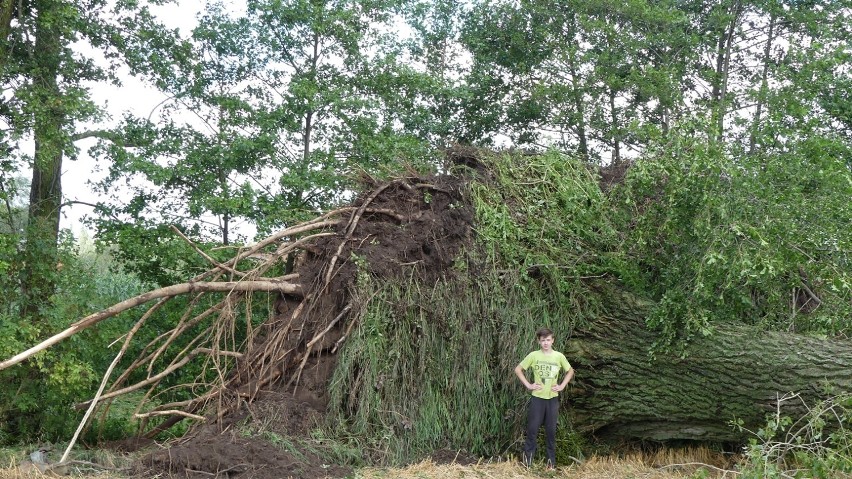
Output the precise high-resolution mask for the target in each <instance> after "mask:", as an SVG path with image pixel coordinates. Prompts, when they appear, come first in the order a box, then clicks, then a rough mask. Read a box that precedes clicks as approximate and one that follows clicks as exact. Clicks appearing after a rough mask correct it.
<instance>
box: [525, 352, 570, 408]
mask: <svg viewBox="0 0 852 479" xmlns="http://www.w3.org/2000/svg"><path fill="white" fill-rule="evenodd" d="M530 368H532V371H533V382H534V383H535V384H541V385H542V388H541V389H539V390H538V391H532V395H533V396H535V397H537V398H542V399H550V398H555V397H556V396H558V395H559V393H557V392H556V391H552V390H551V389H550V388H551V387H552V386H554V385H556V384H559V372H560V371H561V370H563V369H564V370H565V373H566V374H567V373H568V371H570V370H571V364H569V363H568V360H567V359H565V355H564V354H562V353H560V352H559V351H551V352H550V354H544V353H543V352H542V351H541V350H540V349H539V350H538V351H533V352H531V353H529V354H527V357H525V358H524V360H523V361H521V369H523V370H524V371H527V370H529V369H530Z"/></svg>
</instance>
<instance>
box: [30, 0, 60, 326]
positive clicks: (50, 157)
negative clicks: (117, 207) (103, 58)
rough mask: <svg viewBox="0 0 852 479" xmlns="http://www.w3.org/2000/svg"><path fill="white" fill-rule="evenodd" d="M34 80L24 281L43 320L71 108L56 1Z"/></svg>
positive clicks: (44, 8) (39, 31)
mask: <svg viewBox="0 0 852 479" xmlns="http://www.w3.org/2000/svg"><path fill="white" fill-rule="evenodd" d="M38 7H39V12H38V20H37V23H36V38H35V54H36V56H37V58H38V59H37V60H36V68H35V71H34V73H33V78H32V81H33V84H34V85H35V86H36V88H37V94H36V97H35V100H34V102H33V105H32V110H33V115H34V119H33V122H34V139H35V155H34V157H35V161H34V162H33V176H32V182H31V184H30V206H29V213H28V221H27V238H26V245H25V249H24V255H23V260H24V262H25V266H24V269H23V277H22V280H21V291H22V293H23V300H24V306H23V315H24V316H32V317H33V319H34V320H36V321H38V320H39V318H40V309H41V305H43V304H45V303H46V302H47V301H48V300H49V298H50V296H51V295H52V294H53V291H54V288H55V283H56V277H55V276H56V274H55V273H56V267H57V265H56V261H57V239H58V236H59V213H60V208H61V205H62V179H61V174H62V158H63V155H64V149H65V144H66V142H67V137H66V135H65V133H64V131H63V127H64V124H65V113H64V108H63V106H62V104H63V101H62V92H61V91H60V89H59V85H58V82H57V76H58V75H59V68H60V62H61V60H60V57H59V56H60V50H61V30H60V26H59V25H57V19H56V18H55V17H56V14H55V12H56V9H57V8H61V7H59V6H57V5H55V4H54V3H53V2H52V1H49V0H48V1H44V2H40V3H39V4H38Z"/></svg>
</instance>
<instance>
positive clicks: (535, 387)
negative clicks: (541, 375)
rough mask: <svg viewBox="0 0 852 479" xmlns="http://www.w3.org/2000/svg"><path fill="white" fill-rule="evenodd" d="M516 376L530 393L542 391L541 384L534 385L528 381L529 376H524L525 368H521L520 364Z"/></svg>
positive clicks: (516, 368)
mask: <svg viewBox="0 0 852 479" xmlns="http://www.w3.org/2000/svg"><path fill="white" fill-rule="evenodd" d="M515 376H518V379H520V380H521V382H522V383H523V384H524V387H525V388H527V389H529V390H530V391H536V390H538V389H541V384H533V383H531V382H529V381H528V380H527V375H526V374H524V368H522V367H521V365H520V364H518V365H517V366H515Z"/></svg>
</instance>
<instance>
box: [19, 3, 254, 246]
mask: <svg viewBox="0 0 852 479" xmlns="http://www.w3.org/2000/svg"><path fill="white" fill-rule="evenodd" d="M230 1H232V2H235V3H238V2H240V0H230ZM205 3H206V2H204V1H202V0H178V1H177V2H176V3H175V4H168V5H162V6H154V5H152V6H151V11H152V12H154V14H155V15H157V17H158V18H159V19H160V20H161V21H162V22H163V23H164V24H165V25H166V26H167V27H169V28H178V29H180V30H181V33H182V34H184V35H187V36H188V35H189V34H190V33H191V31H192V29H193V28H195V25H196V24H197V17H198V13H199V12H200V11H201V9H202V8H203V7H204V5H205ZM122 82H123V85H122V86H121V87H117V86H114V85H108V84H98V85H97V86H96V87H94V88H92V100H94V101H95V103H97V104H99V105H106V108H107V111H108V112H109V113H110V115H112V118H113V120H114V121H117V120H120V119H121V117H122V116H123V115H124V113H126V112H130V113H131V114H133V115H135V116H141V117H147V116H148V115H149V114H150V112H151V111H152V110H153V109H155V108H156V107H157V105H158V104H160V103H161V102H162V101H163V100H164V99H165V98H166V95H164V94H163V93H161V92H159V91H157V90H156V89H154V88H151V87H149V86H147V85H145V84H144V83H143V82H141V81H139V80H137V79H135V78H133V77H131V76H129V75H127V76H125V77H124V78H123V79H122ZM100 126H103V125H100ZM84 129H85V127H83V128H80V130H84ZM94 143H95V140H85V141H81V142H79V143H78V144H77V146H79V147H80V150H81V154H80V158H79V159H78V160H76V161H70V160H66V161H65V162H64V163H63V168H62V188H63V196H64V198H65V200H66V201H83V202H86V203H95V202H97V201H98V200H99V199H100V198H99V197H98V195H97V194H96V193H95V192H94V191H92V190H91V188H90V187H89V186H88V185H87V184H86V183H87V182H88V181H89V180H97V179H99V178H102V177H103V173H97V171H96V170H97V168H98V164H97V160H96V159H94V158H91V157H90V156H89V155H88V154H87V150H88V149H89V147H91V146H92V145H93V144H94ZM106 166H107V165H103V164H102V165H100V168H101V169H102V170H105V169H106ZM30 174H31V173H30V172H27V173H26V175H30ZM91 211H92V208H91V207H89V206H85V205H80V204H71V205H68V206H65V207H64V208H63V209H62V212H63V217H62V218H61V220H60V226H61V227H62V228H70V229H71V230H72V231H73V232H74V233H75V234H79V233H80V232H82V231H83V230H84V226H83V224H82V223H81V220H82V218H83V217H84V216H85V215H87V214H89V213H91Z"/></svg>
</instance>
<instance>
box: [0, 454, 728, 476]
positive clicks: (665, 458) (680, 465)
mask: <svg viewBox="0 0 852 479" xmlns="http://www.w3.org/2000/svg"><path fill="white" fill-rule="evenodd" d="M4 466H5V467H2V468H0V479H33V478H44V477H57V476H55V475H43V474H40V473H39V472H36V471H33V472H26V471H22V470H21V469H20V468H18V467H17V463H15V462H12V463H10V464H4ZM702 469H703V470H705V471H706V473H707V476H703V475H696V472H698V471H699V470H702ZM732 469H733V459H732V458H731V457H730V456H725V455H722V454H720V453H718V452H714V451H711V450H709V449H706V448H694V449H663V450H661V451H659V452H656V453H638V452H637V453H630V454H622V455H619V456H594V457H591V458H589V459H588V460H586V461H585V462H583V463H582V464H574V465H571V466H564V467H559V468H557V469H556V470H555V471H547V470H545V469H544V468H543V467H542V466H540V465H537V466H534V467H533V468H532V469H527V468H525V467H523V466H521V465H520V464H519V463H518V462H517V461H501V462H483V463H480V464H474V465H461V464H456V463H454V464H435V463H434V462H432V461H431V460H426V461H422V462H419V463H417V464H412V465H410V466H407V467H404V468H364V469H360V470H358V471H356V472H355V473H354V474H353V475H354V477H355V479H533V478H534V479H541V478H564V479H690V478H695V477H708V478H712V479H733V478H735V477H736V476H737V473H735V472H734V471H733V470H732ZM75 476H76V477H86V478H95V479H122V478H126V477H127V476H123V475H121V474H119V473H116V472H110V471H100V472H91V473H87V474H84V475H83V476H80V475H76V474H75Z"/></svg>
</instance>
